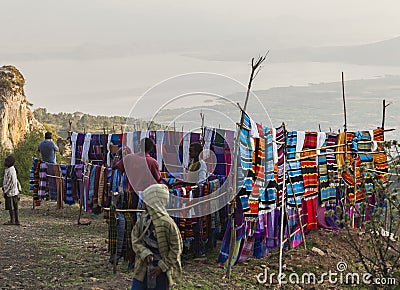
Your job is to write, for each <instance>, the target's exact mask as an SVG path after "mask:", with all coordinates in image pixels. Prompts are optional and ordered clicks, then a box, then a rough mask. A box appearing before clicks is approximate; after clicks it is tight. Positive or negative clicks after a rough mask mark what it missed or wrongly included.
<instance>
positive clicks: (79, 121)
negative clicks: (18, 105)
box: [34, 108, 162, 138]
mask: <svg viewBox="0 0 400 290" xmlns="http://www.w3.org/2000/svg"><path fill="white" fill-rule="evenodd" d="M34 114H35V118H36V119H37V120H38V121H39V122H41V123H44V124H48V125H49V126H50V127H52V128H54V130H56V131H57V133H58V135H60V136H61V137H63V138H67V137H68V131H75V132H90V133H121V132H122V131H123V130H124V128H125V125H126V124H132V125H131V126H129V127H130V128H127V129H125V131H127V130H135V129H136V130H144V129H148V128H151V129H160V128H162V126H161V125H159V124H156V123H154V122H148V121H143V120H139V119H133V118H128V117H123V116H93V115H89V114H84V113H81V112H75V113H64V112H60V113H57V114H54V113H49V112H47V109H46V108H37V109H35V110H34Z"/></svg>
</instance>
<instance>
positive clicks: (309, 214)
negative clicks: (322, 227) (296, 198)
mask: <svg viewBox="0 0 400 290" xmlns="http://www.w3.org/2000/svg"><path fill="white" fill-rule="evenodd" d="M302 203H303V205H302V208H303V209H304V214H306V217H305V220H306V222H307V227H306V229H307V230H312V229H317V228H318V220H317V198H316V197H314V198H310V199H307V200H304V199H303V201H302Z"/></svg>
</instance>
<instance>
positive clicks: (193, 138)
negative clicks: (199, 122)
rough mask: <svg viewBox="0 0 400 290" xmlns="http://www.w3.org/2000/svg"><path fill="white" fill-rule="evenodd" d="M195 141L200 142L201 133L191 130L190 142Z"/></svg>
mask: <svg viewBox="0 0 400 290" xmlns="http://www.w3.org/2000/svg"><path fill="white" fill-rule="evenodd" d="M194 142H200V134H199V133H195V132H191V133H190V143H194Z"/></svg>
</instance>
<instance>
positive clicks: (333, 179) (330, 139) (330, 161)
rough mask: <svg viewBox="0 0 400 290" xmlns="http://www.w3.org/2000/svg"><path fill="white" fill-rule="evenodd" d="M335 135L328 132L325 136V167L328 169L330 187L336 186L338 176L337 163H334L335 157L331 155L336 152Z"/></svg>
mask: <svg viewBox="0 0 400 290" xmlns="http://www.w3.org/2000/svg"><path fill="white" fill-rule="evenodd" d="M337 139H338V138H337V134H336V133H332V132H329V133H327V135H326V147H327V148H326V153H327V154H326V165H327V169H328V179H329V184H330V186H332V187H335V186H337V185H338V182H339V181H338V175H337V169H338V166H337V162H336V155H335V154H333V153H334V152H335V151H336V148H335V147H332V146H335V145H336V144H337Z"/></svg>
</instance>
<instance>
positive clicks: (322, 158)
mask: <svg viewBox="0 0 400 290" xmlns="http://www.w3.org/2000/svg"><path fill="white" fill-rule="evenodd" d="M326 146H327V143H326V141H325V143H324V144H323V145H322V149H321V151H320V153H321V155H318V173H319V193H320V196H319V198H320V201H321V203H322V204H324V205H327V204H328V203H336V188H335V187H333V186H332V185H331V183H330V182H329V177H328V165H327V157H326V155H325V153H326V149H325V147H326Z"/></svg>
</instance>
